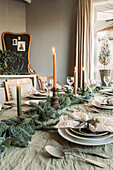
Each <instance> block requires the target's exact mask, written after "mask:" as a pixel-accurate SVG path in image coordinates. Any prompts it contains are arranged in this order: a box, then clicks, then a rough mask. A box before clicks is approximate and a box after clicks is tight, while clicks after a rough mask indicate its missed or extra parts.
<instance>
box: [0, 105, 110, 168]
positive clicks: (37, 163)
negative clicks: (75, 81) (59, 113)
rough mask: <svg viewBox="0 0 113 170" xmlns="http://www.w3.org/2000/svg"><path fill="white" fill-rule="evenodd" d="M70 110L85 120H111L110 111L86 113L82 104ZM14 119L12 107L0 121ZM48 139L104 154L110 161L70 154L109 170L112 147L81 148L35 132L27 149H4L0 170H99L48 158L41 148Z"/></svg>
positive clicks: (74, 161) (72, 160) (52, 134)
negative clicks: (102, 118) (100, 117)
mask: <svg viewBox="0 0 113 170" xmlns="http://www.w3.org/2000/svg"><path fill="white" fill-rule="evenodd" d="M28 108H29V107H25V106H23V107H22V109H23V110H26V109H28ZM69 109H70V110H73V111H78V112H80V111H81V112H85V113H87V114H88V116H89V117H92V116H94V115H96V114H97V115H102V116H103V115H104V116H111V117H113V111H112V110H102V111H101V110H100V113H93V112H91V111H89V109H88V107H87V106H84V105H83V104H79V105H78V104H77V105H74V106H71V107H69ZM8 115H9V117H14V116H16V107H14V108H12V109H10V110H7V111H5V112H4V113H2V114H1V115H0V119H4V118H6V117H7V116H8ZM51 139H55V140H57V141H58V142H59V143H61V144H64V145H66V146H68V147H74V146H77V148H78V147H79V148H82V149H86V150H87V149H88V150H93V151H97V152H103V153H104V152H106V153H108V154H110V155H112V158H111V159H104V158H101V157H97V156H92V155H88V154H85V153H84V154H83V153H76V152H75V151H71V152H72V153H73V154H78V155H80V156H83V157H86V158H90V159H93V160H96V161H101V162H104V163H106V164H107V167H106V168H104V169H105V170H113V143H111V144H106V145H103V146H82V145H78V144H74V143H71V142H69V141H67V140H65V139H63V138H62V137H61V136H60V135H59V134H58V133H57V131H53V130H50V131H41V130H39V131H36V133H35V135H33V136H32V140H31V142H30V143H29V145H28V147H27V148H19V147H14V146H11V147H10V148H9V149H6V150H5V151H4V152H3V153H2V154H1V155H0V170H84V169H86V170H99V169H101V168H99V167H97V166H94V165H91V164H89V163H86V162H84V161H82V160H79V159H77V158H75V157H73V156H65V157H64V158H62V159H57V158H53V157H51V156H50V155H49V154H48V153H47V152H46V151H45V146H46V145H50V144H51V142H50V141H51Z"/></svg>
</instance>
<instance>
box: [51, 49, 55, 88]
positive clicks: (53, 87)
mask: <svg viewBox="0 0 113 170" xmlns="http://www.w3.org/2000/svg"><path fill="white" fill-rule="evenodd" d="M52 51H53V88H56V53H55V48H54V47H53V50H52Z"/></svg>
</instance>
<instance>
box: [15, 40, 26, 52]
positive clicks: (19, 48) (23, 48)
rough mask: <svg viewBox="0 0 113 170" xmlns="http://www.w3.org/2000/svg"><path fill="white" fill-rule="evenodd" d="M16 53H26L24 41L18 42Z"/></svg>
mask: <svg viewBox="0 0 113 170" xmlns="http://www.w3.org/2000/svg"><path fill="white" fill-rule="evenodd" d="M17 51H26V49H25V41H18V46H17Z"/></svg>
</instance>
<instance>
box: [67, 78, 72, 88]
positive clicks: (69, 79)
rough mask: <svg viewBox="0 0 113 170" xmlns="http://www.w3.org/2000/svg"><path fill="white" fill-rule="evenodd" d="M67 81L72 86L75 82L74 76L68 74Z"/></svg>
mask: <svg viewBox="0 0 113 170" xmlns="http://www.w3.org/2000/svg"><path fill="white" fill-rule="evenodd" d="M67 83H68V84H69V86H70V87H71V86H72V84H73V83H74V77H71V76H68V77H67Z"/></svg>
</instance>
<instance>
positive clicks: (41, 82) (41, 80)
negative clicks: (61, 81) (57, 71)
mask: <svg viewBox="0 0 113 170" xmlns="http://www.w3.org/2000/svg"><path fill="white" fill-rule="evenodd" d="M36 78H37V83H38V87H39V90H45V86H44V83H45V82H47V81H48V79H53V76H37V77H36Z"/></svg>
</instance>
